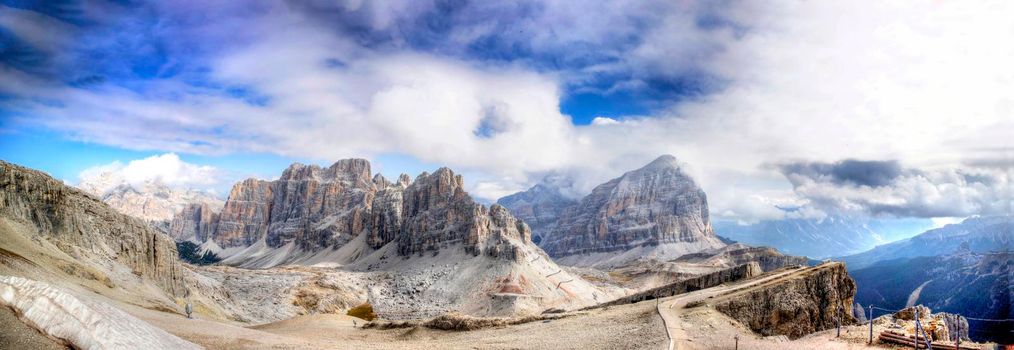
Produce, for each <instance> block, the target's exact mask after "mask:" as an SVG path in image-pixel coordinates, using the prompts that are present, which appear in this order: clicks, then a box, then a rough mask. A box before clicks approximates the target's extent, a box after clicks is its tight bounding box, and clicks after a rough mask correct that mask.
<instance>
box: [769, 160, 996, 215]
mask: <svg viewBox="0 0 1014 350" xmlns="http://www.w3.org/2000/svg"><path fill="white" fill-rule="evenodd" d="M779 170H780V171H781V172H782V174H783V175H785V177H786V178H787V179H788V180H789V182H791V183H792V186H793V190H794V191H795V193H796V194H797V195H799V196H800V197H801V198H803V199H805V200H807V201H808V205H809V206H812V207H814V208H817V209H819V210H822V211H824V212H851V213H857V212H858V213H867V214H873V215H890V216H899V217H927V218H930V217H964V216H971V215H991V214H1009V211H1010V208H1011V204H1012V198H1010V191H1011V188H1010V179H1009V176H1008V174H1007V173H1006V172H1004V171H998V170H997V169H993V168H986V167H963V168H948V169H918V168H905V167H903V166H902V165H901V164H900V163H899V162H898V161H895V160H888V161H864V160H855V159H846V160H841V161H838V162H833V163H827V162H793V163H787V164H782V165H780V166H779Z"/></svg>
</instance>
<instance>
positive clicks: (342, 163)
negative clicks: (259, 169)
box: [279, 158, 372, 182]
mask: <svg viewBox="0 0 1014 350" xmlns="http://www.w3.org/2000/svg"><path fill="white" fill-rule="evenodd" d="M371 176H372V174H371V173H370V162H369V161H368V160H366V159H359V158H352V159H342V160H339V161H337V162H335V163H334V164H332V165H331V166H330V167H328V168H326V169H325V168H321V167H320V166H317V165H306V164H302V163H292V165H289V167H288V168H286V169H285V171H283V172H282V176H281V177H280V178H279V180H315V181H323V182H330V181H345V182H355V181H367V182H369V181H370V179H371Z"/></svg>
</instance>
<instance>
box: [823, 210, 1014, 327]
mask: <svg viewBox="0 0 1014 350" xmlns="http://www.w3.org/2000/svg"><path fill="white" fill-rule="evenodd" d="M1012 224H1014V218H1012V217H1010V216H993V217H973V218H969V219H966V220H964V221H963V222H961V223H959V224H950V225H946V226H944V227H941V228H937V229H933V230H929V231H926V232H924V233H922V234H919V235H917V236H915V237H912V238H909V239H905V240H901V241H898V242H894V243H890V244H885V245H881V246H878V247H876V248H874V249H872V250H870V251H867V252H864V253H860V254H856V255H851V256H846V257H844V258H842V259H843V260H844V261H845V262H846V265H847V266H848V268H849V273H850V274H851V275H852V276H853V278H855V280H856V284H857V285H858V286H859V288H858V290H857V294H856V301H857V302H858V303H860V304H861V305H866V306H869V305H874V306H877V307H880V308H885V309H901V308H904V307H907V306H912V305H925V306H928V307H930V308H931V309H933V310H936V311H943V312H950V313H956V314H961V315H963V316H966V317H972V318H986V319H1012V318H1014V309H1012V308H1011V300H1012V296H1014V287H1012V286H1014V284H1012V282H1011V281H1012V280H1014V269H1012V265H1014V253H1012V251H1011V248H1012V247H1011V240H1012V239H1014V225H1012ZM969 324H970V326H971V328H970V332H969V334H970V336H971V337H972V338H973V339H977V340H980V341H986V340H989V341H999V342H1011V341H1014V337H1012V336H1011V335H1010V334H1011V332H1010V331H1011V329H1012V326H1014V324H1012V323H1011V322H992V321H977V320H975V319H970V320H969Z"/></svg>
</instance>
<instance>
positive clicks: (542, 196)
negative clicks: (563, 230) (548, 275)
mask: <svg viewBox="0 0 1014 350" xmlns="http://www.w3.org/2000/svg"><path fill="white" fill-rule="evenodd" d="M496 202H497V204H500V205H502V206H504V207H505V208H507V209H509V210H510V212H511V214H513V215H514V217H516V218H518V219H521V220H522V221H524V222H525V223H526V224H528V226H529V227H531V229H532V240H533V241H535V243H537V244H538V243H541V242H542V238H543V237H544V236H545V235H546V234H547V233H549V231H552V229H553V227H556V221H557V220H558V219H559V218H560V215H562V214H563V212H564V210H566V209H567V208H569V207H570V206H572V205H574V204H577V201H576V200H574V199H571V198H569V197H567V196H565V195H564V194H563V193H561V191H560V188H559V187H558V184H556V183H554V182H545V183H539V184H536V185H535V186H533V187H532V188H530V189H528V190H527V191H524V192H518V193H515V194H512V195H509V196H506V197H503V198H500V199H499V200H497V201H496Z"/></svg>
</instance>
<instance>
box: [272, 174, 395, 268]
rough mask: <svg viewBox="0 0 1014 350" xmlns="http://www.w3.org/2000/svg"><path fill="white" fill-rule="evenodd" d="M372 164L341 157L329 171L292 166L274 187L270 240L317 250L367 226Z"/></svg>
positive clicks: (273, 244)
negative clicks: (364, 224) (365, 224)
mask: <svg viewBox="0 0 1014 350" xmlns="http://www.w3.org/2000/svg"><path fill="white" fill-rule="evenodd" d="M370 177H371V174H370V163H369V162H368V161H366V160H365V159H343V160H340V161H338V162H336V163H334V165H332V166H331V167H329V168H327V169H322V168H320V167H318V166H312V165H311V166H307V165H302V164H293V165H292V166H290V167H289V168H288V169H286V170H285V172H283V173H282V176H281V178H279V179H278V180H277V181H275V182H274V183H273V184H272V185H273V190H272V197H273V198H272V199H273V200H272V203H271V215H270V219H269V225H268V232H267V244H268V246H270V247H280V246H283V245H285V244H287V243H289V242H296V243H297V244H299V246H300V248H302V249H305V250H315V249H320V248H323V247H330V246H335V245H342V244H345V243H346V242H348V241H349V240H351V239H352V238H353V237H354V236H355V235H357V234H359V233H360V232H361V231H362V230H363V223H364V220H365V218H366V216H365V215H366V214H367V212H368V211H369V210H370V204H371V203H372V201H373V196H374V193H375V188H374V185H373V181H372V180H371V178H370Z"/></svg>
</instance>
